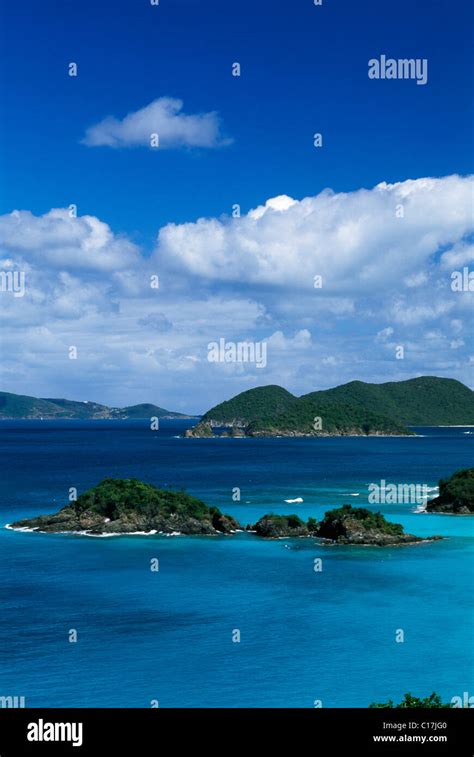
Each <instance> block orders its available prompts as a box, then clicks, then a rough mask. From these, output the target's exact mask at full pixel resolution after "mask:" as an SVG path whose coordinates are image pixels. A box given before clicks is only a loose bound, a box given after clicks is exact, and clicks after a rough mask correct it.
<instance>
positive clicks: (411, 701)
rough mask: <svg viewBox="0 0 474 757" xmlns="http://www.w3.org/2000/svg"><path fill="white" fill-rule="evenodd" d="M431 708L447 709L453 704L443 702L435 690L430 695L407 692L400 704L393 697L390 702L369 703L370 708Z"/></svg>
mask: <svg viewBox="0 0 474 757" xmlns="http://www.w3.org/2000/svg"><path fill="white" fill-rule="evenodd" d="M409 707H412V708H421V707H423V708H429V709H447V708H451V707H452V705H451V704H443V702H442V701H441V697H440V695H439V694H436V693H435V692H434V691H433V693H432V694H430V696H429V697H424V699H423V698H420V697H414V696H413V695H412V694H405V696H404V697H403V699H402V701H401V702H400V703H399V704H394V703H393V700H392V699H389V700H388V702H382V703H378V702H372V704H369V708H387V709H392V708H396V709H406V708H409Z"/></svg>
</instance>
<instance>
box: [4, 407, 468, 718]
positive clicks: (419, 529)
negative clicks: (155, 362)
mask: <svg viewBox="0 0 474 757" xmlns="http://www.w3.org/2000/svg"><path fill="white" fill-rule="evenodd" d="M189 425H192V422H187V421H168V422H162V424H161V428H160V431H158V432H152V431H150V429H149V426H148V423H146V422H141V421H130V422H128V421H95V422H80V421H77V422H70V421H56V422H48V421H43V422H41V421H36V422H35V421H17V422H13V421H11V422H10V421H3V422H0V452H1V454H0V466H1V480H2V487H1V498H0V526H1V527H0V569H1V576H2V581H1V586H0V591H1V608H2V612H1V615H0V696H7V695H16V696H25V697H26V705H27V706H29V707H86V706H95V707H150V703H151V701H152V700H158V701H159V706H160V707H175V706H177V707H218V706H226V707H258V706H261V707H284V706H290V707H313V706H314V701H315V700H322V703H323V706H324V707H333V706H341V707H356V706H359V707H365V706H367V705H368V704H369V703H370V702H371V701H374V700H376V701H384V700H386V699H388V698H393V699H398V698H400V697H402V695H403V694H404V693H405V692H406V691H411V692H412V693H413V694H417V695H420V696H425V695H427V694H430V693H431V692H432V691H433V690H436V691H438V692H439V693H440V694H441V695H442V696H443V698H445V699H448V700H449V699H451V697H453V696H462V694H463V692H464V691H468V692H470V694H471V695H472V694H474V681H473V658H474V654H473V645H472V640H473V629H474V624H473V615H472V588H473V557H474V527H473V526H474V520H473V519H471V518H470V517H453V516H446V515H426V514H422V515H419V514H414V513H413V512H412V511H413V508H414V505H411V504H400V505H383V504H382V505H380V506H379V507H375V508H374V509H381V510H382V512H383V513H384V514H385V515H386V516H387V517H388V518H389V519H390V520H394V521H396V522H400V523H402V524H403V525H404V526H405V528H406V530H407V531H409V532H411V533H415V534H418V535H420V536H424V535H431V534H441V535H445V536H447V537H449V538H447V539H445V540H443V541H440V542H436V543H426V544H422V545H417V546H410V547H403V548H383V549H381V548H360V547H324V546H320V545H317V544H316V543H315V542H314V541H313V540H278V541H262V540H259V539H257V538H256V537H252V536H251V535H249V534H237V535H235V536H229V537H224V536H222V537H163V536H142V537H141V536H122V537H111V538H90V537H84V536H74V535H56V534H55V535H47V534H37V533H20V532H14V531H11V530H8V529H5V528H4V525H5V524H7V523H10V522H12V521H13V520H16V519H18V518H21V517H28V516H33V515H37V514H39V513H46V512H52V511H55V510H57V509H59V507H60V506H62V505H64V504H66V502H67V496H68V490H69V487H77V489H78V492H79V493H80V492H82V491H84V490H86V489H87V488H88V487H90V486H92V485H94V484H97V483H98V482H99V481H100V480H101V479H102V478H104V477H106V476H117V477H118V476H120V477H130V476H135V477H137V478H141V479H143V480H145V481H148V482H150V483H153V484H156V485H159V486H163V485H168V486H171V487H172V488H184V489H186V490H187V491H188V492H189V493H191V494H195V495H197V496H200V497H202V499H204V501H206V502H207V503H208V504H210V505H213V504H215V505H218V506H219V507H220V508H221V509H222V510H224V511H226V512H230V513H232V514H233V515H235V516H236V517H237V518H238V519H239V520H240V521H241V522H242V523H244V524H245V523H249V522H255V520H257V519H258V518H259V517H260V516H261V515H263V514H264V513H266V512H268V511H272V512H276V513H285V512H286V513H288V512H297V513H298V514H300V515H301V516H302V517H304V518H307V517H308V516H309V515H312V516H315V517H321V516H322V513H323V512H324V511H325V510H327V509H329V508H331V507H336V506H339V505H342V504H345V503H347V504H352V505H360V506H362V505H365V506H366V505H367V485H368V484H369V483H373V482H379V481H380V480H381V479H385V480H386V481H387V483H425V484H427V485H429V486H431V487H433V486H435V485H436V484H437V482H438V479H439V478H440V477H443V476H448V475H450V474H451V473H452V472H454V471H455V470H457V469H459V468H463V467H468V466H472V464H473V456H472V450H473V442H474V435H473V434H466V433H465V431H466V429H461V428H457V429H442V428H436V429H434V428H431V429H417V430H418V432H419V433H420V434H422V435H421V436H418V437H416V438H410V437H406V438H375V437H373V438H324V439H210V440H207V439H182V438H176V437H177V434H178V433H179V432H180V431H181V430H182V429H183V428H186V427H187V426H189ZM234 487H239V488H240V490H241V500H240V502H234V501H233V500H232V491H233V489H234ZM354 495H358V496H354ZM296 497H302V498H303V500H304V502H303V503H302V504H286V503H285V502H284V500H285V499H290V498H296ZM155 557H156V558H158V559H159V564H160V570H159V572H157V573H156V572H151V570H150V560H151V559H152V558H155ZM317 557H321V558H322V560H323V563H322V571H321V572H315V571H314V559H315V558H317ZM70 629H76V630H77V634H78V640H77V643H69V641H68V634H69V631H70ZM236 629H238V630H239V631H240V637H241V641H240V643H233V641H232V634H233V632H234V631H235V630H236ZM397 629H403V631H404V636H405V641H404V642H403V643H396V642H395V634H396V631H397Z"/></svg>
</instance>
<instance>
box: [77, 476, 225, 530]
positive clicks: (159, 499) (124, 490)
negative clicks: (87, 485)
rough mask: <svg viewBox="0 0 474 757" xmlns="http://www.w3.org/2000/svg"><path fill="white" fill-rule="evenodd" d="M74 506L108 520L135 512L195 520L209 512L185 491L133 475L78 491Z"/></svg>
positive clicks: (105, 481)
mask: <svg viewBox="0 0 474 757" xmlns="http://www.w3.org/2000/svg"><path fill="white" fill-rule="evenodd" d="M73 506H74V508H75V509H76V511H77V512H81V513H82V512H84V511H86V510H89V511H91V512H95V513H98V514H99V515H103V516H104V518H110V519H111V520H115V519H116V518H118V517H120V516H121V515H126V514H127V513H130V514H133V513H135V512H140V513H141V514H143V515H148V516H150V517H153V516H156V515H165V516H166V515H171V514H172V513H177V514H178V515H186V516H188V517H192V518H197V519H198V520H199V519H202V518H206V517H209V515H210V510H209V508H208V506H207V505H206V504H205V503H204V502H202V501H201V500H200V499H197V498H196V497H192V496H190V495H189V494H186V493H185V492H173V491H168V490H166V489H158V488H157V487H156V486H152V485H151V484H145V483H144V482H143V481H139V480H138V479H136V478H118V479H117V478H105V479H104V480H103V481H101V483H100V484H98V485H97V486H94V487H92V489H89V490H88V491H87V492H84V494H81V495H80V496H79V497H78V498H77V501H76V502H75V503H74V505H73ZM215 511H217V508H215Z"/></svg>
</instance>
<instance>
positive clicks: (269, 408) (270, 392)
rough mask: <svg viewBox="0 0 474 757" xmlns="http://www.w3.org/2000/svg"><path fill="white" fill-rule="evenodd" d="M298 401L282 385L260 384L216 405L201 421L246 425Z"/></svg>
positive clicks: (285, 409)
mask: <svg viewBox="0 0 474 757" xmlns="http://www.w3.org/2000/svg"><path fill="white" fill-rule="evenodd" d="M297 401H298V400H297V398H296V397H294V396H293V395H292V394H290V392H288V391H287V390H286V389H283V388H282V387H281V386H275V385H269V386H259V387H256V388H255V389H249V390H248V391H246V392H241V394H237V396H236V397H233V399H231V400H227V401H226V402H221V404H220V405H216V406H215V407H213V408H212V410H209V411H208V412H207V413H205V415H203V417H202V418H201V421H202V422H203V423H205V422H206V421H209V420H213V421H218V422H219V421H222V422H223V423H233V424H234V425H245V426H246V425H247V424H248V423H250V421H255V420H260V419H261V418H263V417H274V416H276V415H279V414H280V413H284V412H288V411H290V410H291V408H292V407H293V406H294V405H295V404H296V403H297Z"/></svg>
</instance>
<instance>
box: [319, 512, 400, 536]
mask: <svg viewBox="0 0 474 757" xmlns="http://www.w3.org/2000/svg"><path fill="white" fill-rule="evenodd" d="M346 518H351V519H353V520H356V521H357V522H358V523H359V524H360V526H361V527H362V528H364V529H365V530H366V531H370V530H372V529H376V530H377V531H381V532H382V533H383V534H391V535H394V536H401V535H402V534H403V526H401V525H400V523H390V522H389V521H388V520H385V518H384V516H383V515H382V513H381V512H376V513H373V512H372V511H371V510H368V509H367V508H366V507H352V505H343V506H342V507H338V508H336V509H335V510H328V511H327V512H326V513H325V514H324V519H323V521H322V522H321V525H320V532H321V531H324V532H325V533H329V532H331V533H332V534H333V535H334V536H333V537H332V538H337V536H339V535H340V534H342V533H343V531H344V521H345V520H346Z"/></svg>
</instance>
